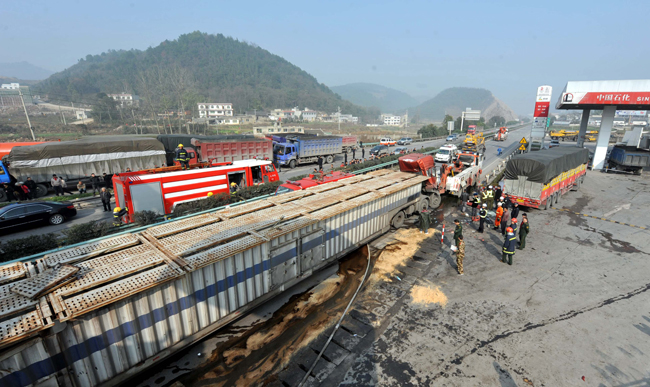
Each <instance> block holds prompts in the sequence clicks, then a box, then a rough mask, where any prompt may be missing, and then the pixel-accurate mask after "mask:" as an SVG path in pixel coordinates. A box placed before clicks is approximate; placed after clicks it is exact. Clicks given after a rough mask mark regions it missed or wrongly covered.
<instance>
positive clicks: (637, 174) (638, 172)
mask: <svg viewBox="0 0 650 387" xmlns="http://www.w3.org/2000/svg"><path fill="white" fill-rule="evenodd" d="M633 173H634V174H635V175H636V176H641V168H639V169H635V170H634V172H633Z"/></svg>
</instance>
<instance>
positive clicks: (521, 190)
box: [504, 147, 589, 209]
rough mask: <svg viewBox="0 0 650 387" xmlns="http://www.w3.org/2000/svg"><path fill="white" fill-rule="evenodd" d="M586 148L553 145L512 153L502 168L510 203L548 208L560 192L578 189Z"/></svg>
mask: <svg viewBox="0 0 650 387" xmlns="http://www.w3.org/2000/svg"><path fill="white" fill-rule="evenodd" d="M588 162H589V151H588V150H587V149H585V148H574V147H557V148H551V149H543V150H540V151H537V152H532V153H523V154H519V155H515V156H514V157H513V158H511V159H510V160H508V163H507V164H506V169H505V172H504V179H505V187H504V192H505V193H507V194H508V197H509V198H510V200H511V201H512V202H513V203H519V205H521V206H526V207H532V208H544V209H548V208H549V207H550V206H553V205H556V204H557V203H559V202H560V201H561V198H562V195H564V194H566V193H567V192H569V191H571V190H573V189H575V190H577V189H579V188H580V186H581V185H582V182H583V181H584V178H585V175H586V173H587V163H588Z"/></svg>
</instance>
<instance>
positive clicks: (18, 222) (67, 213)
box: [0, 201, 77, 234]
mask: <svg viewBox="0 0 650 387" xmlns="http://www.w3.org/2000/svg"><path fill="white" fill-rule="evenodd" d="M75 215H77V210H76V209H75V208H74V205H73V204H72V203H70V202H61V203H57V202H45V201H43V202H40V201H39V202H31V203H17V204H10V205H8V206H5V207H2V208H0V234H4V233H7V231H9V230H10V229H12V228H14V227H21V228H22V227H35V226H40V225H42V224H44V223H49V224H54V225H56V224H61V223H63V221H65V220H66V219H67V218H70V217H73V216H75Z"/></svg>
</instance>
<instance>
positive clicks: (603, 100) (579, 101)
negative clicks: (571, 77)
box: [555, 79, 650, 110]
mask: <svg viewBox="0 0 650 387" xmlns="http://www.w3.org/2000/svg"><path fill="white" fill-rule="evenodd" d="M605 106H619V107H620V110H623V109H625V110H650V79H639V80H625V81H577V82H568V83H567V84H566V86H565V87H564V91H562V94H561V95H560V98H559V99H558V101H557V104H556V105H555V107H556V108H557V109H597V110H601V109H603V107H605Z"/></svg>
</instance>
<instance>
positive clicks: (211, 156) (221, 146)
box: [156, 134, 273, 165]
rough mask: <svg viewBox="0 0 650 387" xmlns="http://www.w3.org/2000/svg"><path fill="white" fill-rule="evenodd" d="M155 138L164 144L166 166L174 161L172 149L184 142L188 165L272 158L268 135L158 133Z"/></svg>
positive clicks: (271, 146)
mask: <svg viewBox="0 0 650 387" xmlns="http://www.w3.org/2000/svg"><path fill="white" fill-rule="evenodd" d="M156 139H157V140H158V141H160V142H161V143H162V144H163V146H164V147H165V151H166V152H167V165H174V164H175V161H174V158H175V151H176V148H177V147H178V145H179V144H183V147H184V148H185V150H187V152H188V153H189V156H190V163H191V164H195V163H201V162H208V163H213V162H217V163H224V162H229V161H240V160H252V159H263V160H271V159H272V158H273V143H272V142H271V140H269V139H267V138H258V137H254V136H247V135H222V136H198V135H194V136H193V135H183V134H161V135H158V137H156Z"/></svg>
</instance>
